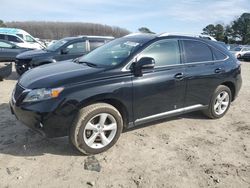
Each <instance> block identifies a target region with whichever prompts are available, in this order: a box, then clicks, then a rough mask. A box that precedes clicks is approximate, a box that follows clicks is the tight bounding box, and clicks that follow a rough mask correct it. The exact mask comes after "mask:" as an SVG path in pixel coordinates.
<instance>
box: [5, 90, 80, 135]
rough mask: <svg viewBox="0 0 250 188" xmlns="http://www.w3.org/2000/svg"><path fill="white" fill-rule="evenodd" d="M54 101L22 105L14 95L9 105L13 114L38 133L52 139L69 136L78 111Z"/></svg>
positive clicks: (72, 106) (68, 105)
mask: <svg viewBox="0 0 250 188" xmlns="http://www.w3.org/2000/svg"><path fill="white" fill-rule="evenodd" d="M14 93H15V91H14ZM52 100H53V99H52ZM52 100H46V101H40V102H37V103H29V104H22V103H20V101H19V102H18V101H17V102H16V100H15V98H14V94H13V95H12V98H11V100H10V102H9V104H10V109H11V112H12V114H14V115H15V116H16V118H17V119H18V120H19V121H20V122H22V123H23V124H25V125H26V126H28V127H29V128H31V129H33V130H35V131H36V132H39V133H40V134H42V135H45V136H47V137H50V138H52V137H62V136H68V134H69V129H70V127H71V125H72V122H73V120H74V118H75V116H76V114H77V112H78V111H77V109H76V107H75V106H74V105H72V104H67V103H66V104H60V103H59V101H52Z"/></svg>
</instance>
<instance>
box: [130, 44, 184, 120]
mask: <svg viewBox="0 0 250 188" xmlns="http://www.w3.org/2000/svg"><path fill="white" fill-rule="evenodd" d="M142 57H152V58H154V59H155V68H154V69H152V70H146V71H143V75H142V76H141V77H136V76H135V77H134V78H133V99H134V102H133V109H134V120H135V124H141V123H145V122H148V121H152V120H154V119H159V118H161V117H163V116H167V115H171V114H173V113H175V114H176V113H178V112H181V109H182V108H183V104H184V98H185V86H186V81H185V79H184V76H185V67H184V65H183V64H181V58H180V48H179V43H178V40H173V39H166V40H160V41H157V42H155V43H153V44H151V45H150V46H149V47H147V48H146V49H145V50H144V51H143V52H142V53H140V54H139V56H138V57H137V59H140V58H142Z"/></svg>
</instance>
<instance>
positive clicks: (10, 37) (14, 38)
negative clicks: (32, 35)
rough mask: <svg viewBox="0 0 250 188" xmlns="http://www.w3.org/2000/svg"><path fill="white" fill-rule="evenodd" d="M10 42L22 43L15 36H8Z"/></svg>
mask: <svg viewBox="0 0 250 188" xmlns="http://www.w3.org/2000/svg"><path fill="white" fill-rule="evenodd" d="M8 41H11V42H22V40H21V39H19V38H18V37H16V36H13V35H8Z"/></svg>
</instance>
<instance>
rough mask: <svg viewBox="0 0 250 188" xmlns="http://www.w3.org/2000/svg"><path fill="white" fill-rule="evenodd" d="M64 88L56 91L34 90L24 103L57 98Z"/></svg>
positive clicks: (55, 89)
mask: <svg viewBox="0 0 250 188" xmlns="http://www.w3.org/2000/svg"><path fill="white" fill-rule="evenodd" d="M63 89H64V88H63V87H59V88H54V89H45V88H43V89H34V90H31V91H30V92H29V93H28V94H27V96H26V97H25V98H24V100H23V102H35V101H41V100H46V99H51V98H56V97H58V96H59V94H60V93H61V92H62V91H63Z"/></svg>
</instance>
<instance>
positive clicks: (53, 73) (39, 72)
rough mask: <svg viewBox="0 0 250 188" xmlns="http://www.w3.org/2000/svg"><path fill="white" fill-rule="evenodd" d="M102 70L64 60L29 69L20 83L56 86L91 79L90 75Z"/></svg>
mask: <svg viewBox="0 0 250 188" xmlns="http://www.w3.org/2000/svg"><path fill="white" fill-rule="evenodd" d="M101 71H103V68H95V67H89V66H87V65H85V64H78V63H74V62H72V61H62V62H57V63H51V64H48V65H44V66H39V67H36V68H34V69H31V70H29V71H27V72H26V73H25V74H23V75H22V76H21V78H20V79H19V84H21V85H22V86H23V87H25V88H26V89H35V88H55V87H60V86H63V85H67V84H71V83H77V82H82V81H85V80H87V79H90V76H89V75H93V76H95V77H96V74H94V73H97V72H101Z"/></svg>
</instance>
